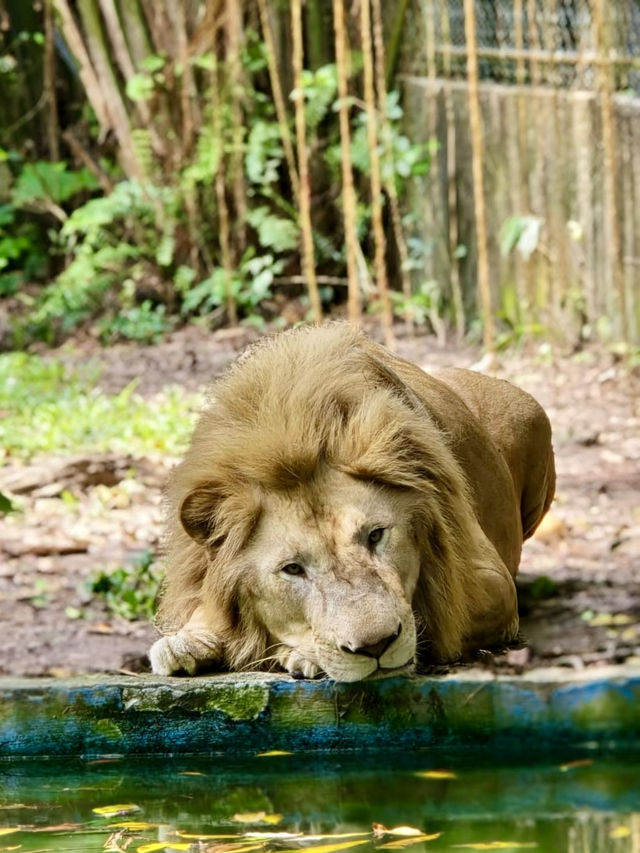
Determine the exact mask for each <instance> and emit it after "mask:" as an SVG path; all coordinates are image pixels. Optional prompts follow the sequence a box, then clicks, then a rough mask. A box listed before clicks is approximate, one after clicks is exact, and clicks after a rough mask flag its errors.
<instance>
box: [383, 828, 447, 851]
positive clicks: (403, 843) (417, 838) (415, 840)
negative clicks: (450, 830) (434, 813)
mask: <svg viewBox="0 0 640 853" xmlns="http://www.w3.org/2000/svg"><path fill="white" fill-rule="evenodd" d="M441 835H442V833H441V832H432V833H431V834H430V835H422V834H420V835H414V836H412V837H410V838H397V839H396V840H395V841H387V843H386V844H380V845H378V848H377V849H378V850H381V849H384V850H399V849H401V848H403V847H410V846H411V845H412V844H421V843H422V842H423V841H434V840H435V839H436V838H440V836H441Z"/></svg>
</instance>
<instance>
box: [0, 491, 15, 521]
mask: <svg viewBox="0 0 640 853" xmlns="http://www.w3.org/2000/svg"><path fill="white" fill-rule="evenodd" d="M10 512H15V507H14V505H13V502H12V501H11V499H10V498H8V497H7V496H6V495H5V494H4V492H0V515H9V513H10Z"/></svg>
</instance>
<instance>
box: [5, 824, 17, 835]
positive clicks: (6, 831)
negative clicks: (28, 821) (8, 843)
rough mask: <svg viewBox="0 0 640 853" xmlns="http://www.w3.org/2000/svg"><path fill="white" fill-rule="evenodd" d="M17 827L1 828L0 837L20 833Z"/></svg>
mask: <svg viewBox="0 0 640 853" xmlns="http://www.w3.org/2000/svg"><path fill="white" fill-rule="evenodd" d="M20 829H21V827H19V826H3V827H0V835H11V834H12V833H14V832H20Z"/></svg>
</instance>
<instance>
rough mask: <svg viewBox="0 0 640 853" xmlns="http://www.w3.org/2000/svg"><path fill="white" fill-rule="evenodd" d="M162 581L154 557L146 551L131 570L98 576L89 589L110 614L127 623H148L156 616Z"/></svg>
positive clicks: (108, 572) (96, 575)
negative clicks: (156, 605)
mask: <svg viewBox="0 0 640 853" xmlns="http://www.w3.org/2000/svg"><path fill="white" fill-rule="evenodd" d="M161 577H162V573H161V571H160V568H159V566H158V564H157V563H156V562H155V554H154V552H153V551H152V550H151V549H150V548H147V549H146V550H145V551H144V552H143V553H142V554H141V555H140V556H139V557H138V558H137V559H136V560H135V562H134V563H133V565H132V566H121V567H120V568H118V569H115V570H113V571H99V572H97V573H96V574H95V575H94V576H93V577H92V578H91V579H90V580H89V582H88V589H89V592H90V593H92V594H93V595H97V596H100V597H101V598H102V599H103V600H104V602H105V604H106V606H107V609H108V610H109V611H110V612H111V613H115V614H116V615H117V616H121V617H122V618H123V619H128V620H129V621H135V620H137V619H146V620H149V619H152V618H153V614H154V612H155V604H156V599H157V597H158V590H159V588H160V581H161Z"/></svg>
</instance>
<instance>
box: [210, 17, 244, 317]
mask: <svg viewBox="0 0 640 853" xmlns="http://www.w3.org/2000/svg"><path fill="white" fill-rule="evenodd" d="M214 38H215V33H214ZM214 47H215V45H214ZM211 116H212V125H213V139H214V141H215V144H216V145H217V146H218V150H219V152H220V153H219V157H218V166H217V169H216V175H215V179H214V189H215V194H216V203H217V212H218V225H219V228H218V235H219V240H220V255H221V260H222V269H223V270H224V276H225V291H226V309H227V314H228V316H229V323H230V324H231V325H232V326H235V325H237V323H238V307H237V305H236V297H235V294H234V292H233V265H232V264H233V261H232V257H231V228H230V225H229V207H228V205H227V196H226V187H225V179H224V175H225V162H226V158H225V145H224V132H223V127H222V121H221V115H220V76H219V74H218V68H217V65H216V67H215V68H214V69H213V71H212V73H211Z"/></svg>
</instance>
